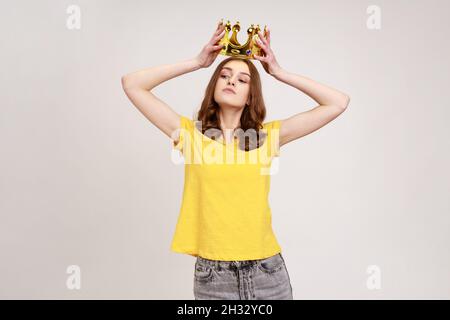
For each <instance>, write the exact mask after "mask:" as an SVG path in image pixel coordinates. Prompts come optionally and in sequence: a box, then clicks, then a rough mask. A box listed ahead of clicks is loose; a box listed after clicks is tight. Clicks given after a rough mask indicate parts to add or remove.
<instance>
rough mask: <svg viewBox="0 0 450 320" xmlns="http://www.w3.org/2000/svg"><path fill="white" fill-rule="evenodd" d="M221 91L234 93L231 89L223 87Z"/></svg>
mask: <svg viewBox="0 0 450 320" xmlns="http://www.w3.org/2000/svg"><path fill="white" fill-rule="evenodd" d="M222 91H223V92H227V93H232V94H236V93H235V92H234V91H233V90H231V89H228V88H227V89H223V90H222Z"/></svg>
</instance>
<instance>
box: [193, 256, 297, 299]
mask: <svg viewBox="0 0 450 320" xmlns="http://www.w3.org/2000/svg"><path fill="white" fill-rule="evenodd" d="M194 297H195V300H293V294H292V286H291V281H290V278H289V274H288V271H287V268H286V264H285V262H284V258H283V256H282V255H281V253H278V254H276V255H274V256H271V257H268V258H265V259H259V260H243V261H222V260H209V259H205V258H203V257H200V256H198V257H197V260H196V262H195V271H194Z"/></svg>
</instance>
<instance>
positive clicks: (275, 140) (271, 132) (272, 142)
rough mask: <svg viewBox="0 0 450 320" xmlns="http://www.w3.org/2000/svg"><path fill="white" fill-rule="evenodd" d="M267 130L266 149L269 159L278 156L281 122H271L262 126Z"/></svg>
mask: <svg viewBox="0 0 450 320" xmlns="http://www.w3.org/2000/svg"><path fill="white" fill-rule="evenodd" d="M264 127H265V128H266V130H267V148H268V155H269V156H270V157H272V156H273V157H279V156H280V128H281V120H273V121H270V122H267V123H265V124H264Z"/></svg>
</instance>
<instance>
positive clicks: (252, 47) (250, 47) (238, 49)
mask: <svg viewBox="0 0 450 320" xmlns="http://www.w3.org/2000/svg"><path fill="white" fill-rule="evenodd" d="M221 23H222V24H223V19H221ZM232 29H233V34H232V35H231V38H230V37H229V36H228V34H229V33H230V30H232ZM240 30H241V26H240V25H239V21H236V23H235V24H234V25H233V27H231V23H230V20H227V24H226V25H225V34H224V35H223V37H222V39H220V42H219V45H224V47H223V49H222V50H220V54H222V55H226V56H232V57H238V58H241V59H255V57H254V55H258V56H260V55H262V53H261V51H262V49H261V48H260V47H258V45H257V44H256V40H257V39H259V36H258V31H260V28H259V24H257V25H256V26H255V25H254V24H252V25H251V26H250V27H249V28H248V29H247V34H248V38H247V41H246V42H245V44H240V43H239V41H238V39H237V33H238V32H239V31H240ZM263 34H264V37H265V36H266V35H267V26H266V25H265V26H264V32H263Z"/></svg>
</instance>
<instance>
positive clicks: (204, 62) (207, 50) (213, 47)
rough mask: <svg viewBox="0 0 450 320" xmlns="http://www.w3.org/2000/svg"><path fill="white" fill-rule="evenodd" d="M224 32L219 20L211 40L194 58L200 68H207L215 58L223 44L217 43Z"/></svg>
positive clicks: (223, 25)
mask: <svg viewBox="0 0 450 320" xmlns="http://www.w3.org/2000/svg"><path fill="white" fill-rule="evenodd" d="M224 34H225V24H224V23H222V22H219V23H218V24H217V29H216V31H215V32H214V34H213V36H212V38H211V40H209V42H208V43H207V44H206V45H205V46H204V47H203V49H202V51H201V52H200V53H199V54H198V55H197V56H196V57H195V60H196V61H197V63H198V65H199V67H200V68H207V67H209V66H210V65H211V64H212V63H213V62H214V60H216V58H217V55H218V54H219V52H220V50H222V48H223V47H224V46H223V45H218V42H219V41H220V39H221V38H222V37H223V35H224Z"/></svg>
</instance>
